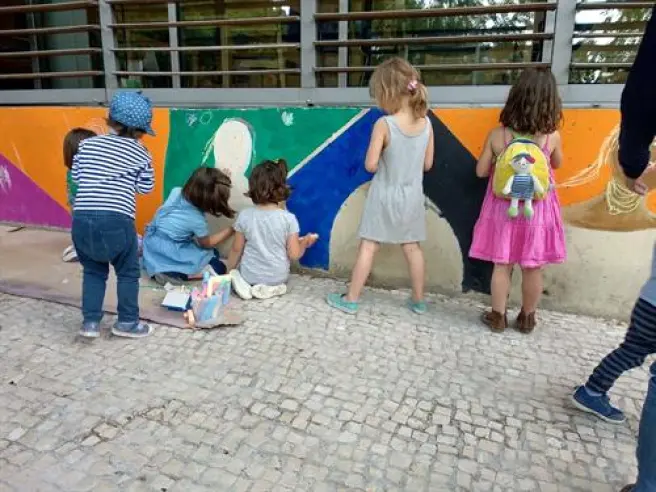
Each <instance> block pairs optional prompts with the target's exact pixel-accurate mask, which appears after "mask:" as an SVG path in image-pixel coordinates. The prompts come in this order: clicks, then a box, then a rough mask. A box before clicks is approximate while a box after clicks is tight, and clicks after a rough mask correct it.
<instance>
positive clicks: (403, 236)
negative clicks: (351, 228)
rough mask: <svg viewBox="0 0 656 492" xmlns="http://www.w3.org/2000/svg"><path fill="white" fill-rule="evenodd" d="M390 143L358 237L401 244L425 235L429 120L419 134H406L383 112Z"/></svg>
mask: <svg viewBox="0 0 656 492" xmlns="http://www.w3.org/2000/svg"><path fill="white" fill-rule="evenodd" d="M384 118H385V121H386V122H387V126H388V128H389V137H390V138H389V143H388V145H387V147H386V148H385V149H384V150H383V152H382V154H381V156H380V161H379V163H378V171H377V172H376V174H375V175H374V177H373V179H372V180H371V187H370V188H369V194H368V195H367V200H366V202H365V205H364V212H363V213H362V220H361V222H360V234H359V235H360V237H361V238H362V239H368V240H370V241H376V242H379V243H389V244H403V243H414V242H419V241H424V240H425V239H426V209H425V207H424V187H423V179H424V158H425V155H426V147H427V146H428V139H429V138H430V127H429V125H430V124H431V123H430V120H429V119H428V118H426V123H427V124H426V128H425V129H424V131H422V132H421V133H420V134H418V135H413V136H410V135H406V134H404V133H403V132H402V131H401V129H400V128H399V126H398V125H397V124H396V120H395V119H394V117H393V116H385V117H384Z"/></svg>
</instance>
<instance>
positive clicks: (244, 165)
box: [211, 119, 253, 212]
mask: <svg viewBox="0 0 656 492" xmlns="http://www.w3.org/2000/svg"><path fill="white" fill-rule="evenodd" d="M211 145H212V151H213V153H214V167H216V168H217V169H221V170H222V171H226V172H228V174H229V175H230V178H231V179H232V193H231V194H230V205H231V207H232V208H233V209H235V210H237V211H238V212H239V211H241V210H243V209H245V208H247V207H249V206H250V205H251V204H252V203H251V201H250V199H248V198H246V197H245V196H244V193H246V192H247V191H248V180H247V179H246V175H245V173H246V170H247V169H248V166H249V165H250V163H251V158H252V156H253V137H252V135H251V130H250V128H249V126H248V125H247V124H246V123H245V122H244V121H242V120H238V119H229V120H225V121H224V122H223V123H222V124H221V126H220V127H219V129H218V130H217V131H216V133H215V134H214V137H213V138H212V142H211Z"/></svg>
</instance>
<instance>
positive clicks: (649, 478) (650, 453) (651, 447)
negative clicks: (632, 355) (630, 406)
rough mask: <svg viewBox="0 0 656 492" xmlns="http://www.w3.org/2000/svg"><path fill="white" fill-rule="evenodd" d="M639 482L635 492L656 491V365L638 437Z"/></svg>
mask: <svg viewBox="0 0 656 492" xmlns="http://www.w3.org/2000/svg"><path fill="white" fill-rule="evenodd" d="M637 457H638V482H637V483H636V485H635V488H634V489H633V492H655V491H656V363H654V364H652V366H651V378H650V380H649V388H648V390H647V397H646V398H645V403H644V406H643V407H642V417H641V418H640V433H639V435H638V453H637Z"/></svg>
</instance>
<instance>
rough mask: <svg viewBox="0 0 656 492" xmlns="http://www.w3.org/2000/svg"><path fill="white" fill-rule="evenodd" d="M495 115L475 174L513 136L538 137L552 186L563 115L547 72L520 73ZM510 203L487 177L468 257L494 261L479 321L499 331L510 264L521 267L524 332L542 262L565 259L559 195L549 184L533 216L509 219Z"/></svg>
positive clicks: (529, 325)
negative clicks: (488, 299)
mask: <svg viewBox="0 0 656 492" xmlns="http://www.w3.org/2000/svg"><path fill="white" fill-rule="evenodd" d="M499 120H500V122H501V127H500V128H495V129H494V130H492V131H491V132H490V133H489V135H488V136H487V140H486V141H485V146H484V148H483V152H482V154H481V157H480V158H479V159H478V163H477V164H476V175H477V176H478V177H480V178H488V177H490V176H491V175H492V174H493V173H494V164H495V161H496V159H497V157H498V156H499V155H500V154H501V153H502V152H503V150H504V149H505V147H506V146H507V145H508V144H509V143H510V141H511V140H512V139H513V138H516V137H518V136H522V137H524V138H530V139H532V140H533V141H534V142H536V143H537V144H538V145H539V146H540V147H541V148H542V150H543V152H544V153H545V155H546V156H547V157H548V158H549V160H550V163H551V171H550V174H551V178H550V180H551V183H552V185H553V183H554V178H553V171H552V170H553V169H557V168H559V167H560V165H561V163H562V160H563V151H562V144H561V139H560V134H559V133H558V131H557V128H558V127H559V125H560V122H561V120H562V109H561V101H560V97H559V96H558V89H557V87H556V81H555V79H554V77H553V75H552V74H551V72H550V71H547V70H526V71H525V72H523V73H522V74H521V76H520V77H519V80H518V81H517V82H516V83H515V85H513V87H512V88H511V89H510V94H509V95H508V100H507V101H506V105H505V107H504V108H503V111H502V112H501V116H500V118H499ZM509 203H510V202H509V201H508V200H506V199H503V198H498V197H496V196H495V195H494V193H493V191H492V179H490V180H489V183H488V187H487V192H486V194H485V199H484V201H483V206H482V208H481V213H480V216H479V218H478V221H477V222H476V226H475V227H474V238H473V241H472V246H471V249H470V251H469V256H471V257H472V258H477V259H480V260H485V261H490V262H492V263H494V270H493V272H492V282H491V291H492V309H491V310H490V311H488V312H486V313H485V314H484V315H483V322H484V323H485V324H486V325H487V326H489V327H490V328H491V329H492V330H493V331H498V332H500V331H503V330H504V329H505V328H506V327H507V326H508V317H507V314H506V309H507V306H506V304H507V302H508V294H509V292H510V274H511V272H512V269H513V266H514V265H519V266H520V267H521V269H522V309H521V311H520V313H519V316H518V317H517V328H518V329H519V331H521V332H522V333H530V332H531V331H533V329H534V328H535V324H536V320H535V311H536V309H537V307H538V303H539V301H540V295H541V294H542V267H543V266H545V265H548V264H550V263H562V262H563V261H565V258H566V250H565V233H564V230H563V221H562V218H561V216H560V204H559V202H558V195H557V194H556V191H555V190H554V189H553V186H551V188H550V190H549V192H548V194H547V196H546V197H545V198H544V199H543V200H536V201H535V202H534V205H533V207H534V215H533V217H532V218H526V217H524V216H521V215H520V216H518V217H515V218H510V217H509V216H508V206H509Z"/></svg>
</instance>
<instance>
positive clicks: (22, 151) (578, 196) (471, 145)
mask: <svg viewBox="0 0 656 492" xmlns="http://www.w3.org/2000/svg"><path fill="white" fill-rule="evenodd" d="M435 113H436V114H437V115H438V117H439V118H440V119H441V120H442V121H443V122H444V123H445V124H446V125H447V126H448V127H449V129H450V130H451V132H453V133H454V134H455V135H456V136H457V137H458V139H459V140H460V141H461V142H462V143H463V144H464V145H465V147H467V149H469V151H470V152H471V153H472V154H474V155H475V156H477V155H478V154H479V153H480V150H481V147H482V144H483V142H484V139H485V136H486V134H487V132H488V131H489V130H490V129H491V128H493V127H495V126H496V125H497V124H498V123H497V121H498V115H499V109H498V108H493V109H475V108H454V109H437V110H435ZM105 115H106V110H105V109H103V108H91V107H26V108H1V109H0V154H3V155H4V156H5V157H7V159H9V160H10V161H11V162H13V163H14V164H15V165H16V166H17V167H18V168H19V169H20V170H21V171H22V172H23V173H24V174H26V175H27V176H29V178H30V179H32V180H33V181H34V182H35V183H36V184H37V185H38V186H39V187H40V188H41V189H42V190H43V191H44V192H45V193H46V194H47V195H49V196H50V197H52V198H53V199H54V200H55V201H56V202H57V203H59V204H61V205H62V206H63V207H66V186H65V174H66V169H65V168H64V166H63V162H62V149H61V147H62V141H63V138H64V135H65V134H66V133H67V132H68V131H69V130H70V129H71V128H74V127H76V126H82V127H88V128H92V129H95V130H96V131H103V130H104V126H105V125H104V120H103V119H104V117H105ZM618 121H619V113H618V111H616V110H606V109H567V110H565V120H564V125H563V128H562V135H563V142H564V152H565V162H564V165H563V167H562V169H560V170H558V171H557V173H556V176H557V180H558V183H559V184H562V183H563V182H565V181H567V180H568V179H569V178H571V177H572V176H574V175H576V174H577V173H579V172H580V171H581V170H583V169H585V168H587V167H589V166H591V165H592V164H593V163H594V162H595V160H596V159H597V157H598V155H599V152H600V148H601V146H602V144H603V142H604V140H605V139H606V138H607V137H608V135H609V134H610V133H611V131H612V130H613V128H615V127H616V126H617V124H618ZM317 124H321V122H320V121H317ZM153 126H154V129H155V131H156V132H157V136H156V137H146V138H145V139H144V143H145V145H146V146H147V147H148V148H149V150H150V151H151V153H152V155H153V163H154V168H155V175H156V186H155V191H154V192H153V193H152V194H150V195H148V196H145V197H139V200H138V216H137V224H138V227H139V229H140V230H142V229H143V227H144V225H145V224H146V223H147V221H148V220H149V219H150V218H151V217H152V215H153V213H154V212H155V210H156V209H157V207H158V206H159V204H160V203H161V201H162V194H163V178H164V166H165V160H166V151H167V145H168V142H169V139H170V138H175V135H170V128H169V110H168V109H157V110H156V111H155V117H154V125H153ZM308 131H311V129H310V128H309V129H308ZM436 152H439V149H436ZM610 172H611V171H610V168H609V166H604V167H603V168H601V169H600V171H599V175H598V176H596V177H594V179H591V180H588V181H587V182H586V183H585V184H582V185H579V186H573V187H567V188H563V187H560V188H559V189H558V192H559V195H560V198H561V202H562V205H563V206H564V207H567V206H569V205H573V204H577V203H580V202H585V201H586V200H589V199H592V198H594V197H597V196H599V195H600V194H601V193H603V191H604V188H605V186H606V184H607V181H608V178H609V176H610ZM654 195H656V194H652V196H650V197H649V198H648V201H647V206H648V208H649V210H650V212H656V196H654Z"/></svg>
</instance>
